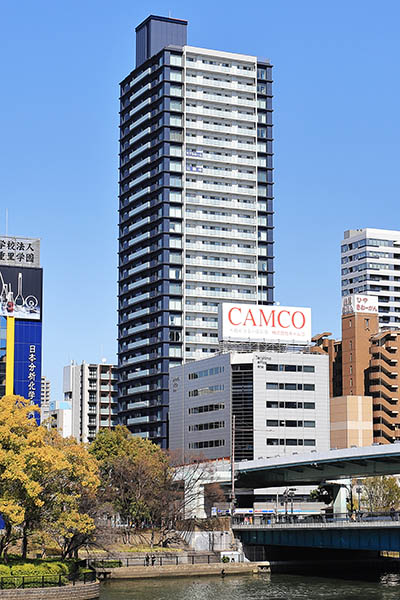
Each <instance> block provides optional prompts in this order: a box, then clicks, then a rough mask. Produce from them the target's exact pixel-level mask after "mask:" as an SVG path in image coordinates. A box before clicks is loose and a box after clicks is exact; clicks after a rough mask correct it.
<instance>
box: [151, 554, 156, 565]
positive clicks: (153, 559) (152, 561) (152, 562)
mask: <svg viewBox="0 0 400 600" xmlns="http://www.w3.org/2000/svg"><path fill="white" fill-rule="evenodd" d="M155 564H156V557H155V556H154V554H152V555H151V566H152V567H154V565H155Z"/></svg>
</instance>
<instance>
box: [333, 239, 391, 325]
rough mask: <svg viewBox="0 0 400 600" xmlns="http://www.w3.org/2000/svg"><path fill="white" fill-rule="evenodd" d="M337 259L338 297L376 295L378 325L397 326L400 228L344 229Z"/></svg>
mask: <svg viewBox="0 0 400 600" xmlns="http://www.w3.org/2000/svg"><path fill="white" fill-rule="evenodd" d="M341 262H342V272H341V283H342V296H344V297H345V296H351V295H353V294H366V295H368V296H377V297H378V308H379V324H380V326H381V327H391V328H400V231H391V230H388V229H371V228H365V229H350V230H348V231H345V232H344V239H343V240H342V244H341Z"/></svg>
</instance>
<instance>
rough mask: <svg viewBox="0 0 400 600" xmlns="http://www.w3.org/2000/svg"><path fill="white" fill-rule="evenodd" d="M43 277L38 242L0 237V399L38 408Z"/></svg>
mask: <svg viewBox="0 0 400 600" xmlns="http://www.w3.org/2000/svg"><path fill="white" fill-rule="evenodd" d="M42 276H43V273H42V269H41V268H40V240H38V239H36V238H22V237H10V236H0V397H2V396H4V395H5V394H6V395H11V394H16V395H19V396H23V397H24V398H26V399H27V400H29V401H30V402H31V403H32V404H37V405H38V406H40V397H41V361H42V311H43V306H42ZM36 419H37V421H38V422H40V415H39V413H38V414H37V416H36Z"/></svg>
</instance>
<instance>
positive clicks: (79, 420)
mask: <svg viewBox="0 0 400 600" xmlns="http://www.w3.org/2000/svg"><path fill="white" fill-rule="evenodd" d="M63 385H64V401H66V402H68V403H70V405H71V410H72V415H71V419H72V424H71V435H72V436H73V437H74V438H76V439H77V440H79V441H81V442H92V441H93V440H94V438H95V436H96V433H97V432H98V431H99V430H100V429H102V428H108V429H112V428H114V427H115V425H116V424H117V406H118V404H117V369H116V367H115V366H114V365H108V364H105V363H100V364H92V363H90V364H88V363H86V362H84V361H83V362H82V364H81V365H78V364H76V363H74V362H72V363H71V364H70V365H68V366H67V367H64V384H63ZM61 408H62V407H61Z"/></svg>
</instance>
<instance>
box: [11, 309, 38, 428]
mask: <svg viewBox="0 0 400 600" xmlns="http://www.w3.org/2000/svg"><path fill="white" fill-rule="evenodd" d="M41 357H42V324H41V323H40V322H34V321H23V320H16V321H15V346H14V394H17V395H18V396H23V397H24V398H26V399H27V400H29V401H30V402H31V403H32V404H37V405H39V406H40V386H41V366H42V364H41V363H42V360H41ZM36 419H37V420H38V422H39V415H37V416H36Z"/></svg>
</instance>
